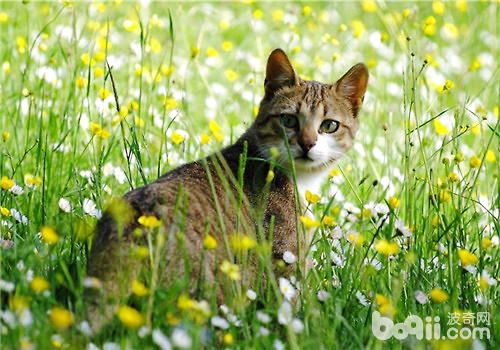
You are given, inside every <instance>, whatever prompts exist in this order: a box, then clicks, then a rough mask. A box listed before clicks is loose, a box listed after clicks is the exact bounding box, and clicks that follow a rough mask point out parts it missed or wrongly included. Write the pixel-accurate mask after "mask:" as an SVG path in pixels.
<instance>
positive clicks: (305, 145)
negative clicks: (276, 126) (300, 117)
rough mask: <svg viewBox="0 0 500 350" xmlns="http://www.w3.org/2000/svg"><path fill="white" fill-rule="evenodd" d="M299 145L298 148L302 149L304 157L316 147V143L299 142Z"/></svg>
mask: <svg viewBox="0 0 500 350" xmlns="http://www.w3.org/2000/svg"><path fill="white" fill-rule="evenodd" d="M299 145H300V148H302V151H303V152H304V155H306V154H307V153H308V152H309V151H310V150H311V148H313V147H314V146H315V145H316V141H312V140H311V141H309V140H300V141H299Z"/></svg>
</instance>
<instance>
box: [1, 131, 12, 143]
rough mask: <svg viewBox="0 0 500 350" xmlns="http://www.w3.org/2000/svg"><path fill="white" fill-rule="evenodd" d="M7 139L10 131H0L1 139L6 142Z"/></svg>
mask: <svg viewBox="0 0 500 350" xmlns="http://www.w3.org/2000/svg"><path fill="white" fill-rule="evenodd" d="M9 139H10V132H8V131H4V132H2V141H3V142H7V141H9Z"/></svg>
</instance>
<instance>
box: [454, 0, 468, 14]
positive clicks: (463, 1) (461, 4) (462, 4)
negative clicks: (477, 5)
mask: <svg viewBox="0 0 500 350" xmlns="http://www.w3.org/2000/svg"><path fill="white" fill-rule="evenodd" d="M455 6H456V7H457V9H458V11H460V12H467V7H468V6H467V0H457V1H455Z"/></svg>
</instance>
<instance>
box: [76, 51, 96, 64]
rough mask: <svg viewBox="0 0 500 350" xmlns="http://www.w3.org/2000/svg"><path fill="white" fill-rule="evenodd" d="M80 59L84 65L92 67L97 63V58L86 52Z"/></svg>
mask: <svg viewBox="0 0 500 350" xmlns="http://www.w3.org/2000/svg"><path fill="white" fill-rule="evenodd" d="M80 59H81V60H82V63H83V65H84V66H89V65H90V66H91V67H94V66H95V65H96V60H95V59H94V58H92V57H90V55H89V54H88V53H84V54H83V55H81V56H80Z"/></svg>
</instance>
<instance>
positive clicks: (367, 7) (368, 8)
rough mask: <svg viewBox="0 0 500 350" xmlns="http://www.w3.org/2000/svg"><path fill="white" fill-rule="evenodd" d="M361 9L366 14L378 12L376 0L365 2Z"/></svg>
mask: <svg viewBox="0 0 500 350" xmlns="http://www.w3.org/2000/svg"><path fill="white" fill-rule="evenodd" d="M361 7H362V8H363V11H365V12H376V11H377V9H378V6H377V3H376V2H375V1H374V0H364V1H363V2H362V3H361Z"/></svg>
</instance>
